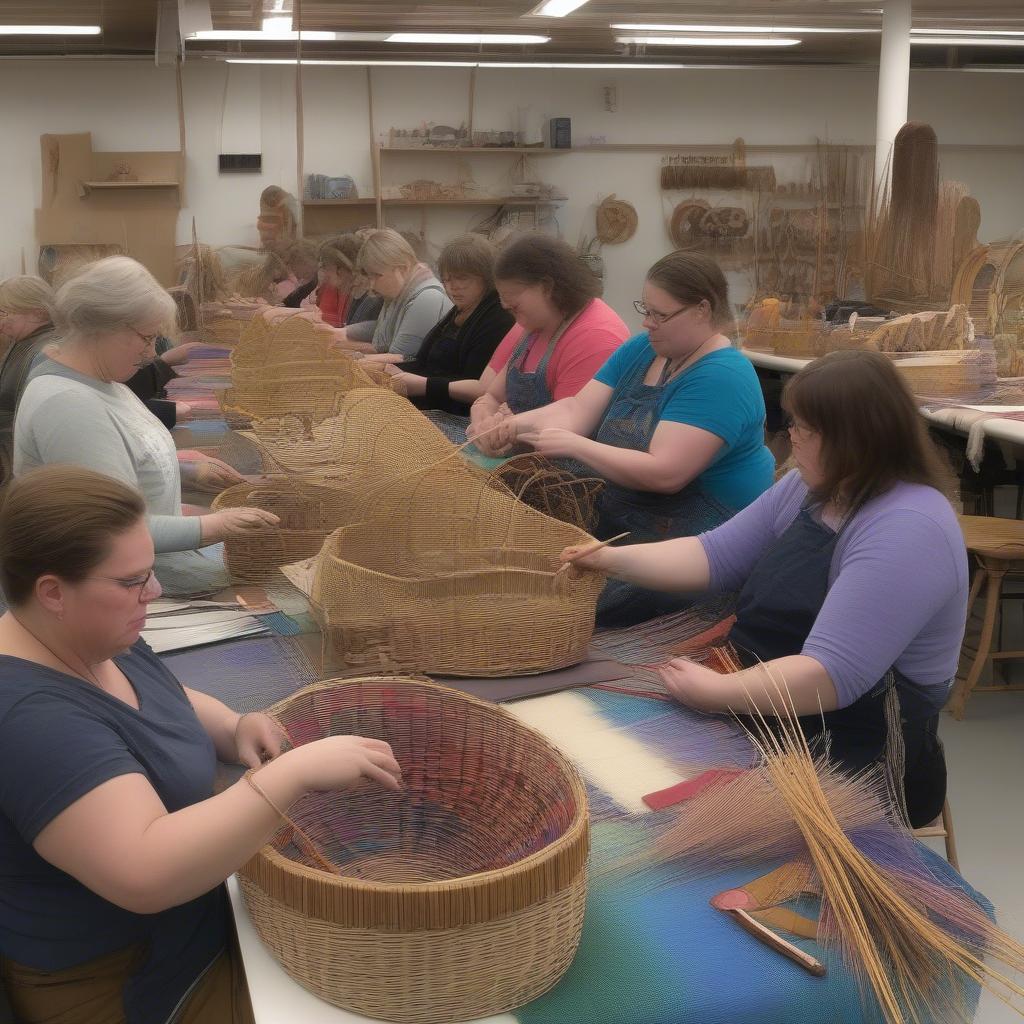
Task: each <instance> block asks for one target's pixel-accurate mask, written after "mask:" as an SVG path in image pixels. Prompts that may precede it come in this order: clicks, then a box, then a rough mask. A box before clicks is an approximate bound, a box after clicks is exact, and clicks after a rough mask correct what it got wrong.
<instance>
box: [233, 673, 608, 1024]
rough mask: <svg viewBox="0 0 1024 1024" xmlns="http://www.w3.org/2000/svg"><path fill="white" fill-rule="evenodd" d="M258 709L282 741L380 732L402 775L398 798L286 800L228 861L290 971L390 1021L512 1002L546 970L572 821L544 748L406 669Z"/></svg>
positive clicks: (562, 778) (538, 985) (581, 810)
mask: <svg viewBox="0 0 1024 1024" xmlns="http://www.w3.org/2000/svg"><path fill="white" fill-rule="evenodd" d="M270 713H271V715H273V717H274V718H275V719H276V720H277V721H278V722H280V724H281V725H282V726H283V727H284V728H285V730H286V731H287V732H288V734H289V736H290V737H291V739H292V742H293V743H295V744H302V743H307V742H311V741H313V740H317V739H320V738H323V737H326V736H333V735H343V734H358V735H362V736H368V737H372V738H375V739H381V740H385V741H387V742H388V743H390V744H391V747H392V749H393V750H394V753H395V756H396V758H397V759H398V761H399V763H400V764H401V765H402V767H403V771H404V778H403V782H404V788H403V790H402V792H401V793H393V792H391V791H386V790H383V789H378V788H371V787H369V786H367V787H363V788H361V789H359V790H357V791H355V792H352V793H349V794H346V795H344V796H342V795H339V794H334V793H316V794H310V795H309V796H307V797H305V798H303V799H302V800H301V801H300V802H299V803H298V804H296V805H295V806H294V807H293V808H292V809H291V810H290V812H289V817H290V821H289V825H288V827H286V828H284V829H282V830H281V831H280V832H279V833H278V834H277V835H276V836H275V837H274V839H273V840H272V841H271V843H270V844H268V845H267V846H265V847H264V848H263V849H262V850H261V851H260V852H259V853H258V854H257V855H256V856H255V857H254V858H253V859H252V860H250V861H249V862H248V863H247V864H246V865H245V866H244V867H243V868H242V870H241V871H240V878H241V883H242V891H243V893H244V894H245V899H246V903H247V905H248V908H249V913H250V915H251V916H252V918H253V922H254V924H255V925H256V929H257V931H258V932H259V934H260V937H261V938H262V940H263V941H264V943H266V945H267V946H268V947H269V948H270V950H271V951H272V952H273V953H274V955H275V956H276V957H277V959H278V960H279V961H280V962H281V964H282V966H283V967H284V968H285V970H287V971H288V973H289V974H291V975H292V977H293V978H295V979H296V980H297V981H298V982H299V983H300V984H302V985H304V986H305V987H306V988H308V989H310V990H312V991H313V992H315V993H316V994H317V995H319V996H320V997H321V998H323V999H326V1000H327V1001H328V1002H330V1003H333V1004H334V1005H336V1006H342V1007H345V1008H347V1009H351V1010H354V1011H356V1012H359V1013H364V1014H367V1015H369V1016H372V1017H376V1018H380V1019H384V1020H390V1021H401V1022H406V1024H450V1022H454V1021H462V1020H469V1019H474V1018H477V1017H485V1016H490V1015H491V1014H495V1013H501V1012H503V1011H508V1010H512V1009H515V1008H516V1007H517V1006H520V1005H522V1004H523V1003H526V1002H529V1001H530V1000H532V999H535V998H537V997H538V996H540V995H542V994H543V993H544V992H546V991H547V990H548V989H550V988H551V987H552V986H553V985H554V984H555V983H556V982H557V981H558V979H559V978H560V977H561V976H562V974H563V973H564V972H565V970H566V969H567V968H568V966H569V964H570V962H571V961H572V958H573V955H574V954H575V951H576V948H577V945H578V943H579V938H580V932H581V928H582V923H583V910H584V903H585V899H586V864H587V854H588V848H589V818H588V809H587V795H586V790H585V788H584V786H583V784H582V782H581V781H580V779H579V776H578V775H577V773H576V771H575V769H574V768H573V767H572V765H571V764H570V763H569V762H568V761H567V760H566V759H565V758H564V757H563V756H562V755H561V754H560V753H559V752H558V750H557V749H556V748H555V747H554V746H552V745H551V744H550V743H549V742H548V741H547V740H546V739H544V737H542V736H541V735H540V734H539V733H537V732H534V731H533V730H532V729H530V728H528V727H526V726H525V725H523V724H522V723H520V722H519V721H518V720H517V719H515V718H514V717H513V716H512V715H510V714H508V713H507V712H506V711H504V710H503V709H501V708H500V707H499V706H497V705H494V704H490V703H485V702H483V701H480V700H476V699H475V698H472V697H468V696H466V695H464V694H461V693H457V692H456V691H453V690H449V689H446V688H444V687H441V686H436V685H434V684H433V683H429V682H422V681H418V680H413V679H402V678H368V679H351V680H331V681H328V682H326V683H320V684H317V685H315V686H309V687H306V688H304V689H302V690H300V691H299V692H298V693H297V694H295V695H294V696H292V697H289V698H287V699H286V700H284V701H282V702H281V703H280V704H277V705H275V706H274V707H272V708H271V709H270ZM325 867H332V868H334V869H336V872H337V873H331V872H329V871H327V870H324V868H325Z"/></svg>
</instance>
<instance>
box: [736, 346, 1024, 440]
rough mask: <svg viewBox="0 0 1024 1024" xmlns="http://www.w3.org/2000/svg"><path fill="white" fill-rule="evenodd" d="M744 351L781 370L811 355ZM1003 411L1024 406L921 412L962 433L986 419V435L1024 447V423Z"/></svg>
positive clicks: (762, 364) (793, 368)
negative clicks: (779, 354)
mask: <svg viewBox="0 0 1024 1024" xmlns="http://www.w3.org/2000/svg"><path fill="white" fill-rule="evenodd" d="M740 351H741V352H742V353H743V354H744V355H745V356H746V357H747V358H748V359H749V360H750V361H751V362H752V363H753V364H754V365H755V366H759V367H760V368H761V369H763V370H777V371H779V372H780V373H797V372H799V371H800V370H802V369H803V368H804V367H805V366H806V365H807V364H808V363H809V362H811V360H810V359H793V358H791V357H789V356H777V355H775V354H774V353H771V352H759V351H757V350H756V349H746V348H742V349H740ZM1000 412H1003V413H1006V412H1014V413H1016V412H1024V407H1022V406H1002V407H1001V406H993V405H988V406H986V405H980V406H967V407H966V408H963V409H935V410H929V409H922V410H921V415H922V416H924V418H925V419H927V420H928V421H929V422H930V423H934V424H936V426H941V427H945V428H947V429H948V430H954V431H956V432H957V433H959V434H964V435H966V434H968V433H970V429H971V426H972V425H973V423H974V422H976V421H978V420H984V423H983V425H982V427H981V429H982V431H983V433H984V434H985V436H986V437H990V438H992V440H994V441H1003V442H1006V443H1008V444H1012V445H1019V446H1021V447H1024V423H1022V422H1018V421H1017V420H1008V419H1003V418H1001V417H1000Z"/></svg>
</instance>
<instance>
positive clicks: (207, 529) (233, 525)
mask: <svg viewBox="0 0 1024 1024" xmlns="http://www.w3.org/2000/svg"><path fill="white" fill-rule="evenodd" d="M199 522H200V524H201V525H200V530H201V534H202V539H203V541H204V543H206V544H216V543H217V542H218V541H221V540H226V539H227V538H228V537H248V536H251V535H253V534H256V533H262V532H263V531H265V530H270V529H273V527H275V526H277V525H278V523H280V522H281V520H280V519H279V518H278V517H277V516H275V515H274V513H273V512H267V511H266V510H265V509H262V508H225V509H222V510H221V511H220V512H212V513H210V515H207V516H202V517H201V518H200V520H199Z"/></svg>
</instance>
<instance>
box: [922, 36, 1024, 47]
mask: <svg viewBox="0 0 1024 1024" xmlns="http://www.w3.org/2000/svg"><path fill="white" fill-rule="evenodd" d="M910 45H911V46H1017V47H1021V46H1024V36H1018V37H1017V38H1016V39H1003V38H999V39H992V38H990V37H988V36H984V37H981V36H959V35H957V36H911V37H910Z"/></svg>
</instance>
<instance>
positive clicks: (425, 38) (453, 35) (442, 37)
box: [386, 32, 551, 46]
mask: <svg viewBox="0 0 1024 1024" xmlns="http://www.w3.org/2000/svg"><path fill="white" fill-rule="evenodd" d="M550 41H551V38H550V36H515V35H480V34H479V33H464V32H393V33H392V34H391V35H389V36H388V37H387V40H386V42H389V43H474V44H480V43H484V44H486V43H508V44H510V45H524V46H525V45H527V44H529V43H548V42H550Z"/></svg>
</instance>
